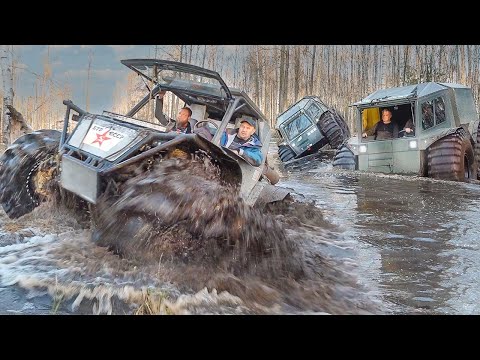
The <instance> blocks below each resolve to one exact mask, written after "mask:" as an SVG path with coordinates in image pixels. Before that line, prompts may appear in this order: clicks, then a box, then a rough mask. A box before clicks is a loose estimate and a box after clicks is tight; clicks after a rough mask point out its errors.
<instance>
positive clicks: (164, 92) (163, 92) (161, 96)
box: [157, 90, 167, 99]
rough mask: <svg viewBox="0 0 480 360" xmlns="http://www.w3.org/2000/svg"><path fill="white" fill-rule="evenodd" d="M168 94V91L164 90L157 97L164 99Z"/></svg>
mask: <svg viewBox="0 0 480 360" xmlns="http://www.w3.org/2000/svg"><path fill="white" fill-rule="evenodd" d="M166 93H167V90H162V91H160V92H159V93H158V94H157V96H158V98H159V99H163V97H164V96H165V94H166Z"/></svg>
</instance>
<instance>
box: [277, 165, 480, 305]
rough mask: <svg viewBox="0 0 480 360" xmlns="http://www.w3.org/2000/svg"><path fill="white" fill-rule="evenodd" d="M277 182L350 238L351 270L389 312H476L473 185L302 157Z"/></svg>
mask: <svg viewBox="0 0 480 360" xmlns="http://www.w3.org/2000/svg"><path fill="white" fill-rule="evenodd" d="M282 184H283V185H284V186H295V188H296V190H297V191H299V192H301V193H303V194H305V195H306V196H309V197H311V198H314V199H315V201H316V205H317V206H318V207H319V208H320V209H322V212H323V214H324V215H325V218H326V219H327V220H328V221H330V222H332V223H334V224H336V225H338V228H339V229H343V232H342V235H343V237H344V238H345V241H352V242H354V243H355V245H354V246H355V248H356V250H357V252H358V263H359V264H360V268H359V273H361V274H364V275H366V277H367V279H364V280H365V282H367V283H370V282H373V283H375V284H377V285H378V286H379V289H380V291H381V293H382V297H383V299H384V301H385V303H386V304H388V307H389V309H391V310H392V311H393V312H394V313H400V314H405V313H414V314H415V313H428V314H479V313H480V305H479V298H480V285H479V284H478V281H476V280H475V279H476V278H478V275H479V272H480V257H479V246H480V243H479V240H480V230H479V227H478V217H479V205H480V204H479V200H478V199H479V197H480V186H479V185H478V184H467V183H454V182H446V181H438V180H432V179H426V178H418V177H408V176H397V175H381V174H365V173H363V174H362V173H358V172H347V171H337V170H335V171H334V170H333V169H332V167H331V163H329V162H326V163H324V164H321V165H318V164H317V165H312V164H307V165H306V166H305V167H304V168H303V169H301V170H299V169H297V170H294V171H290V172H287V173H286V176H285V177H284V179H283V182H282Z"/></svg>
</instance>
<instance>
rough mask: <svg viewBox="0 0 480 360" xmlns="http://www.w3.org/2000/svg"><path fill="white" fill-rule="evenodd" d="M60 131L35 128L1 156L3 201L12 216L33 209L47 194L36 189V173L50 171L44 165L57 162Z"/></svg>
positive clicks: (18, 215)
mask: <svg viewBox="0 0 480 360" xmlns="http://www.w3.org/2000/svg"><path fill="white" fill-rule="evenodd" d="M60 135H61V133H60V132H59V131H56V130H38V131H34V132H32V133H29V134H26V135H24V136H22V137H20V138H18V139H17V140H16V141H15V142H14V143H13V144H12V145H11V146H10V147H8V148H7V150H5V152H4V153H3V155H2V156H1V157H0V164H1V166H0V167H1V169H2V172H1V174H0V202H1V203H2V207H3V209H4V210H5V212H6V213H7V215H8V216H9V217H10V218H12V219H15V218H18V217H20V216H22V215H25V214H27V213H29V212H31V211H32V210H33V209H34V208H35V207H37V206H38V205H39V204H40V202H41V200H42V199H43V198H45V197H44V196H42V195H40V194H39V193H38V192H37V189H36V186H35V182H36V181H37V178H36V176H37V174H38V173H39V171H42V172H43V171H45V174H47V173H49V172H50V170H49V169H46V168H45V167H48V166H49V163H50V160H51V161H52V166H54V164H53V162H54V157H55V154H56V153H57V152H58V146H59V143H60ZM39 166H42V169H39ZM42 174H43V173H42ZM37 183H38V182H37Z"/></svg>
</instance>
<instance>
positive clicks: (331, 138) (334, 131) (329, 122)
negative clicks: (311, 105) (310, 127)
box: [317, 109, 350, 149]
mask: <svg viewBox="0 0 480 360" xmlns="http://www.w3.org/2000/svg"><path fill="white" fill-rule="evenodd" d="M317 126H318V128H319V129H320V131H321V132H322V134H323V135H324V136H325V137H326V138H327V140H328V143H329V144H330V146H331V147H332V148H333V149H338V148H339V147H340V146H342V144H344V143H345V141H347V140H348V138H349V137H350V130H349V128H348V125H347V123H346V122H345V120H344V119H343V117H342V116H341V115H340V114H339V113H337V111H336V110H335V109H329V110H327V111H325V112H324V113H323V114H322V115H321V116H320V119H318V122H317Z"/></svg>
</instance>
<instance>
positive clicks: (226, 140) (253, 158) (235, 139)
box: [220, 118, 263, 166]
mask: <svg viewBox="0 0 480 360" xmlns="http://www.w3.org/2000/svg"><path fill="white" fill-rule="evenodd" d="M256 127H257V123H256V121H255V120H253V119H250V118H243V119H241V120H240V127H239V128H238V129H226V130H225V132H224V133H223V134H222V138H221V140H220V145H222V146H224V147H226V148H228V149H230V150H232V151H233V152H235V153H236V154H238V155H240V156H241V157H243V158H244V159H245V160H247V161H248V162H249V163H250V164H252V165H253V166H260V164H261V163H262V160H263V155H262V150H261V148H262V143H261V141H260V139H259V138H258V136H257V135H255V130H256Z"/></svg>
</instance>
